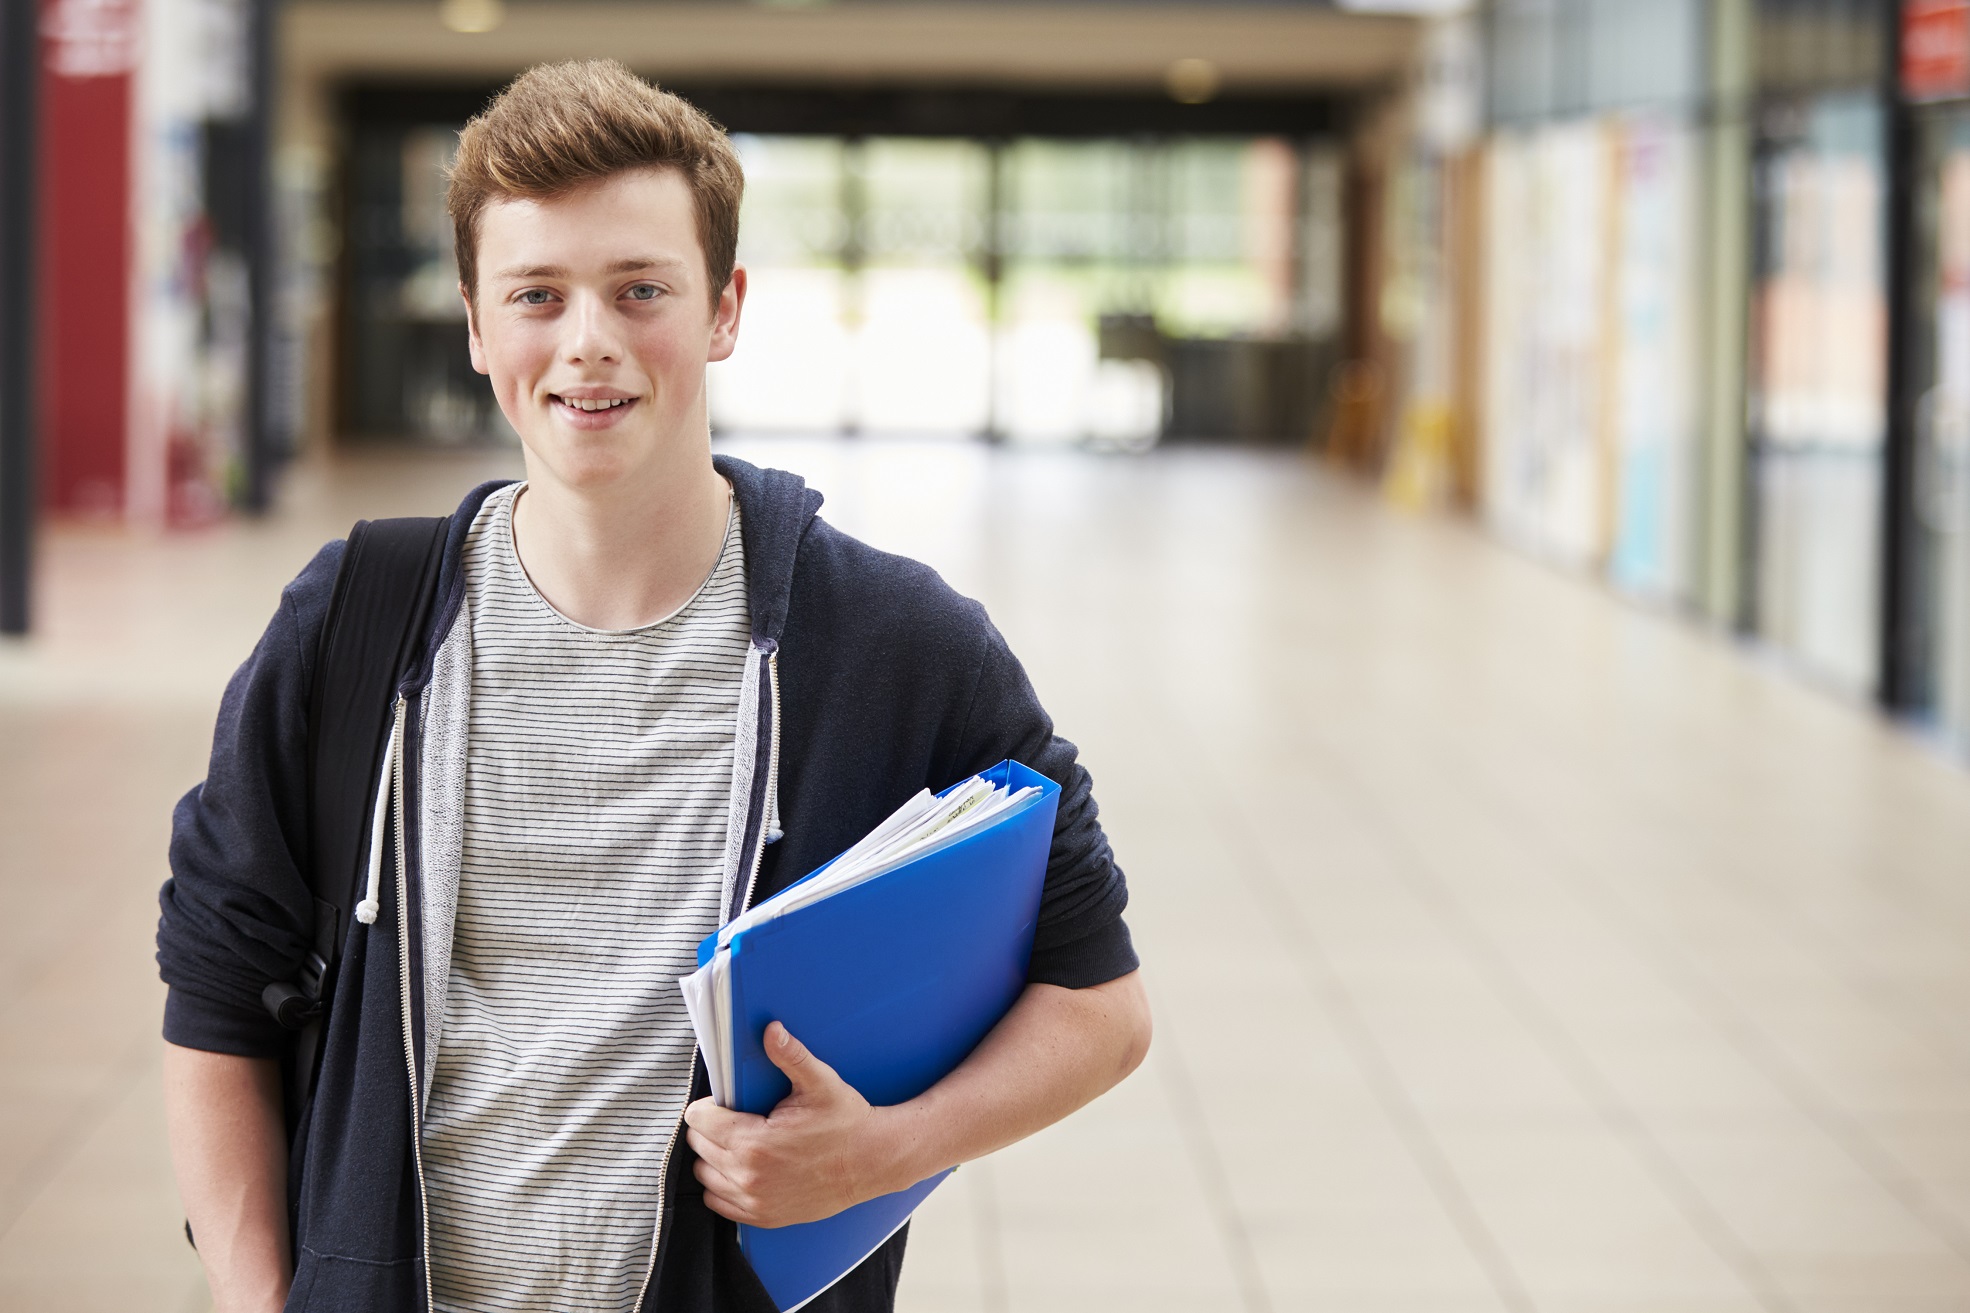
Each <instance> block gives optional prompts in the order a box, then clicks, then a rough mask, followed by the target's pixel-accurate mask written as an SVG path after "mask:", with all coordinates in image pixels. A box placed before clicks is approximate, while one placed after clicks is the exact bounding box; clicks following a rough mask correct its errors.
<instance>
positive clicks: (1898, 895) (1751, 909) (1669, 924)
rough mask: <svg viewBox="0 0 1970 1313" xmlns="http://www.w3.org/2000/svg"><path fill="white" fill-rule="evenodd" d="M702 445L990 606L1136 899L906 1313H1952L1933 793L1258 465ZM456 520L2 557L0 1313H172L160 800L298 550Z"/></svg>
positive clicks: (1477, 554) (308, 503) (441, 501)
mask: <svg viewBox="0 0 1970 1313" xmlns="http://www.w3.org/2000/svg"><path fill="white" fill-rule="evenodd" d="M736 449H738V450H739V451H741V453H742V454H749V455H755V456H760V457H764V458H766V459H770V460H772V461H774V462H776V463H782V464H788V465H791V466H793V467H794V468H797V469H801V470H802V471H803V472H806V473H807V474H809V476H810V477H811V478H812V479H813V480H814V481H815V482H816V483H817V484H818V485H819V486H820V487H821V488H822V489H823V490H824V491H826V492H827V494H828V496H829V503H828V508H827V511H826V512H825V513H826V514H828V515H829V516H830V517H831V518H833V519H834V520H835V521H836V522H837V523H839V524H841V525H842V526H844V527H845V528H848V529H849V530H851V531H853V532H857V533H860V534H862V535H863V536H865V537H868V538H870V539H872V540H873V541H875V542H877V543H878V544H880V545H883V546H886V547H891V548H893V549H896V550H899V551H904V552H909V553H912V554H915V555H919V556H922V557H923V558H925V559H927V560H929V561H931V562H932V563H934V564H936V565H937V566H938V567H939V568H940V569H941V570H943V571H944V573H945V574H946V576H947V577H948V578H950V579H951V580H952V581H953V582H954V583H955V584H956V585H957V586H958V587H960V588H962V589H964V590H965V591H967V592H970V593H973V594H974V595H976V596H978V597H980V598H982V599H983V600H984V601H985V602H986V603H987V605H988V606H990V607H991V609H992V612H993V614H994V616H995V617H996V618H997V619H998V621H999V624H1000V626H1001V627H1002V628H1003V629H1004V630H1005V631H1006V632H1007V634H1008V636H1009V637H1010V639H1011V641H1012V643H1013V646H1014V647H1015V649H1016V650H1018V651H1019V652H1020V653H1021V654H1022V656H1024V658H1025V659H1026V661H1027V663H1028V665H1029V667H1030V669H1031V671H1032V674H1033V677H1034V681H1035V683H1036V685H1037V686H1038V688H1039V690H1040V692H1041V694H1042V696H1043V697H1044V698H1045V699H1046V701H1047V702H1048V704H1049V706H1050V707H1051V708H1052V709H1053V710H1054V712H1055V714H1056V716H1057V717H1058V719H1059V721H1060V725H1061V728H1062V731H1063V732H1064V733H1066V734H1067V735H1068V736H1069V737H1072V738H1074V739H1076V740H1077V741H1079V742H1080V743H1081V744H1082V745H1083V747H1084V748H1085V750H1086V754H1087V760H1088V761H1089V763H1090V765H1091V767H1092V769H1093V770H1094V772H1095V777H1096V781H1097V786H1098V791H1099V795H1100V796H1101V798H1102V799H1103V802H1104V806H1105V809H1106V810H1105V816H1106V819H1107V820H1108V823H1109V825H1110V829H1111V831H1112V833H1113V836H1114V840H1115V844H1116V847H1117V849H1118V850H1119V852H1120V853H1121V856H1122V858H1123V861H1124V863H1125V864H1126V866H1127V868H1128V871H1129V874H1130V879H1131V883H1132V886H1133V888H1134V891H1135V894H1134V897H1135V901H1134V904H1133V909H1132V912H1131V922H1132V924H1133V926H1134V928H1135V931H1136V935H1137V938H1138V941H1139V943H1140V945H1141V948H1142V950H1143V954H1144V957H1145V959H1146V962H1147V964H1148V966H1147V969H1148V977H1149V980H1150V985H1151V990H1152V993H1153V996H1154V999H1155V1003H1156V1010H1157V1021H1158V1027H1159V1029H1158V1037H1157V1043H1156V1047H1155V1050H1154V1052H1153V1053H1152V1055H1151V1057H1150V1059H1149V1062H1148V1064H1147V1065H1146V1067H1145V1068H1144V1070H1143V1071H1142V1072H1141V1073H1140V1074H1139V1075H1138V1076H1137V1077H1136V1078H1135V1079H1133V1080H1132V1081H1130V1082H1129V1083H1127V1084H1126V1085H1124V1086H1123V1087H1122V1088H1120V1089H1119V1090H1117V1091H1116V1092H1115V1093H1113V1094H1111V1095H1110V1096H1108V1097H1107V1098H1106V1099H1104V1100H1103V1101H1101V1102H1100V1103H1099V1104H1097V1105H1096V1106H1095V1107H1093V1108H1092V1109H1090V1110H1088V1111H1086V1112H1084V1113H1082V1114H1081V1115H1080V1116H1078V1117H1076V1118H1074V1119H1072V1120H1070V1121H1069V1122H1067V1123H1065V1124H1063V1125H1062V1126H1059V1127H1057V1128H1055V1129H1053V1130H1051V1131H1049V1132H1046V1133H1045V1134H1043V1135H1041V1136H1039V1137H1036V1138H1035V1139H1034V1140H1032V1141H1029V1142H1027V1143H1025V1144H1022V1145H1019V1146H1017V1147H1015V1148H1013V1149H1011V1150H1008V1151H1007V1152H1005V1153H1002V1154H1000V1155H998V1156H997V1157H996V1158H994V1159H992V1160H990V1161H988V1162H985V1163H981V1164H977V1165H975V1166H973V1167H970V1168H967V1169H966V1170H964V1171H962V1172H960V1173H959V1174H958V1176H957V1177H955V1178H954V1179H953V1181H952V1182H951V1183H950V1184H949V1185H947V1186H945V1187H944V1188H943V1189H942V1190H940V1191H939V1193H938V1194H937V1195H935V1196H933V1198H932V1200H931V1202H930V1203H929V1204H928V1205H926V1207H925V1208H924V1210H923V1212H922V1213H921V1214H920V1216H919V1221H918V1224H917V1226H916V1228H915V1231H914V1234H913V1240H912V1245H911V1257H910V1262H909V1265H908V1268H907V1270H906V1273H905V1276H904V1287H903V1299H902V1307H903V1308H905V1309H907V1310H914V1311H915V1313H933V1311H936V1310H952V1311H958V1310H962V1311H964V1313H973V1311H976V1313H1003V1311H1007V1310H1018V1311H1021V1313H1024V1311H1027V1310H1031V1311H1033V1313H1052V1311H1054V1310H1061V1311H1063V1313H1064V1311H1066V1310H1074V1311H1075V1313H1081V1311H1083V1310H1102V1309H1114V1310H1147V1311H1152V1313H1153V1311H1157V1310H1186V1311H1188V1310H1217V1309H1224V1310H1239V1311H1242V1313H1268V1311H1269V1313H1291V1311H1293V1310H1312V1309H1333V1310H1346V1311H1349V1313H1353V1311H1357V1310H1358V1311H1360V1313H1425V1311H1428V1313H1465V1311H1466V1310H1473V1311H1474V1310H1480V1309H1484V1310H1495V1309H1505V1310H1514V1311H1524V1310H1540V1311H1541V1313H1736V1311H1738V1310H1766V1311H1768V1313H1778V1311H1780V1310H1797V1311H1798V1313H1864V1311H1865V1313H1901V1311H1906V1313H1917V1311H1921V1313H1930V1311H1936V1313H1940V1311H1941V1310H1962V1309H1970V1028H1966V1027H1965V1025H1964V1023H1963V1018H1964V1016H1965V1015H1966V1012H1970V772H1966V771H1965V770H1964V769H1962V768H1960V767H1957V766H1954V765H1951V764H1948V763H1946V762H1943V761H1941V760H1939V759H1937V758H1935V757H1934V756H1932V755H1931V754H1930V753H1929V752H1928V751H1927V750H1925V749H1923V748H1921V747H1919V746H1917V745H1915V744H1914V743H1912V742H1910V741H1909V740H1907V739H1906V738H1904V737H1902V736H1900V735H1898V734H1897V733H1895V732H1894V731H1892V730H1890V729H1888V728H1886V727H1884V726H1883V725H1882V724H1881V723H1880V722H1879V721H1878V720H1877V719H1876V718H1875V717H1873V716H1872V715H1871V714H1869V713H1867V712H1866V711H1865V710H1863V709H1858V708H1854V707H1850V706H1846V705H1843V704H1841V703H1839V702H1836V701H1833V700H1831V699H1829V698H1827V697H1825V696H1824V695H1822V694H1819V693H1817V692H1814V691H1811V690H1809V689H1807V688H1805V687H1803V686H1801V685H1800V684H1798V683H1797V682H1795V681H1794V680H1792V679H1791V678H1789V677H1787V676H1785V675H1782V674H1778V673H1775V672H1773V671H1772V670H1770V669H1769V668H1768V667H1767V666H1766V665H1765V664H1763V663H1761V662H1760V661H1758V660H1756V659H1755V658H1750V657H1748V656H1747V655H1746V654H1745V653H1742V652H1739V651H1735V650H1733V649H1732V648H1731V647H1730V646H1729V645H1727V644H1725V643H1722V642H1720V641H1717V640H1715V639H1713V638H1710V637H1707V636H1705V635H1703V634H1701V633H1699V632H1697V631H1695V630H1693V629H1690V628H1688V627H1685V626H1684V625H1683V624H1681V623H1679V622H1676V621H1673V620H1668V619H1664V618H1661V617H1659V616H1656V615H1653V614H1650V613H1648V612H1647V611H1645V610H1642V609H1639V608H1637V607H1634V606H1630V605H1627V604H1623V603H1621V602H1618V601H1616V600H1614V599H1612V598H1611V597H1609V596H1608V595H1607V594H1605V593H1604V592H1602V591H1600V590H1599V589H1597V588H1594V587H1591V586H1589V585H1586V584H1583V583H1581V582H1579V581H1577V580H1574V579H1571V578H1568V577H1565V576H1562V575H1559V574H1556V573H1553V572H1551V571H1548V570H1546V569H1544V568H1542V567H1539V566H1536V565H1533V564H1530V563H1527V562H1525V561H1523V560H1520V559H1518V558H1516V557H1514V556H1512V555H1510V554H1509V553H1506V552H1504V551H1502V550H1499V549H1498V548H1496V547H1494V546H1492V545H1490V544H1489V543H1487V542H1486V541H1485V540H1483V539H1482V538H1480V537H1478V536H1477V535H1475V534H1474V533H1473V532H1471V531H1470V530H1469V529H1468V528H1465V527H1463V526H1459V525H1455V524H1446V523H1436V522H1420V521H1414V520H1408V519H1403V518H1401V517H1398V516H1396V515H1393V514H1391V513H1390V512H1388V511H1387V510H1385V509H1384V508H1383V507H1382V506H1381V505H1380V504H1379V503H1378V502H1377V501H1375V500H1374V499H1373V498H1372V497H1371V496H1369V495H1367V494H1365V493H1364V492H1362V491H1361V490H1359V489H1357V488H1354V487H1352V486H1350V485H1347V484H1344V483H1341V482H1338V481H1335V480H1334V479H1332V478H1330V477H1328V476H1326V475H1324V474H1322V473H1321V472H1320V471H1319V470H1317V469H1316V468H1314V467H1311V466H1308V465H1306V464H1304V463H1302V462H1300V461H1298V460H1296V459H1292V458H1286V457H1280V458H1272V457H1262V456H1257V455H1246V454H1230V455H1224V454H1206V453H1164V454H1159V455H1155V456H1152V457H1149V458H1146V459H1127V458H1114V459H1104V458H1096V457H1088V456H1078V455H1066V454H1058V455H1055V454H1000V455H994V454H992V453H989V452H987V451H985V450H982V449H979V448H975V447H951V446H939V445H901V444H877V443H868V444H862V445H855V444H823V443H806V444H801V443H780V444H767V443H742V444H736ZM500 468H501V461H500V460H499V458H496V457H478V458H463V457H461V458H446V459H426V460H406V459H403V458H372V459H369V460H366V461H352V462H345V463H344V464H343V465H341V466H340V467H338V468H336V469H334V470H326V469H322V470H311V471H307V472H304V473H303V474H302V475H301V476H300V477H299V478H297V480H296V481H295V485H294V486H293V488H292V489H291V495H290V497H289V499H288V500H289V507H288V509H287V511H286V512H285V513H283V514H282V515H281V516H279V517H277V518H275V519H272V520H269V521H268V522H266V523H263V524H257V525H246V524H239V525H231V526H227V527H224V528H222V529H218V530H214V531H211V532H207V533H204V534H200V535H195V536H191V537H187V538H179V539H172V540H167V541H163V542H159V541H156V540H151V539H146V538H141V537H131V536H125V535H121V534H113V533H104V532H89V531H80V530H67V531H63V532H61V533H58V534H56V535H55V536H54V537H53V540H52V541H51V542H50V544H49V547H48V552H47V557H46V579H45V582H44V592H43V595H44V612H43V615H44V621H45V624H44V632H43V636H42V637H41V638H40V639H38V640H37V641H36V642H35V644H33V645H32V646H29V647H27V648H25V649H14V650H6V649H0V745H4V747H0V897H3V898H4V900H5V908H6V914H5V915H4V916H0V1308H4V1309H8V1310H12V1309H16V1308H18V1309H34V1310H69V1309H74V1310H85V1309H87V1310H94V1309H105V1310H107V1309H117V1310H130V1309H163V1310H173V1311H175V1310H193V1309H199V1308H202V1307H204V1301H203V1294H202V1288H201V1285H200V1281H199V1277H198V1273H197V1267H196V1264H195V1262H194V1261H193V1259H192V1257H191V1255H190V1253H189V1252H188V1251H187V1250H186V1249H185V1248H184V1245H183V1241H182V1239H181V1238H180V1237H179V1236H178V1234H177V1231H176V1222H177V1212H176V1205H175V1201H174V1199H173V1195H172V1190H171V1185H170V1178H169V1171H168V1164H167V1162H166V1160H165V1156H164V1153H163V1150H162V1147H161V1143H160V1139H161V1136H160V1127H159V1121H160V1118H159V1114H158V1108H157V1096H156V1085H157V1063H156V1045H155V1042H154V1039H153V1036H154V1033H155V1022H156V1013H157V1008H158V1005H159V991H158V988H157V986H156V985H155V984H154V983H153V980H152V968H151V965H150V962H149V957H148V953H149V948H148V938H149V933H150V923H151V919H152V915H153V912H152V902H151V898H152V894H153V891H154V888H155V886H156V883H157V881H158V879H159V876H160V862H161V855H162V845H163V839H164V835H165V833H166V829H167V824H168V819H167V814H168V809H169V806H170V803H171V801H172V799H173V798H174V796H175V795H176V794H177V793H178V792H180V791H181V790H182V789H183V788H185V787H186V786H187V785H189V784H190V783H191V782H192V781H193V780H195V779H196V778H197V776H198V774H199V773H200V759H201V756H202V752H203V743H202V740H203V737H204V736H205V734H206V733H207V732H208V730H209V718H210V715H211V710H212V706H213V703H214V701H215V699H216V696H217V692H218V689H219V687H220V685H221V683H222V682H223V680H224V678H225V675H226V673H227V671H228V670H229V669H230V667H231V665H232V664H233V663H234V662H235V661H237V660H238V659H239V657H240V656H241V655H242V654H243V653H244V652H245V650H246V649H247V648H248V647H249V646H250V645H251V643H252V641H253V637H254V635H255V633H256V632H257V629H258V627H259V624H260V623H261V621H262V619H263V618H264V615H265V613H266V611H267V610H268V608H269V607H270V606H271V604H272V599H273V597H274V594H275V592H276V591H277V589H278V587H279V584H280V583H281V581H283V580H284V579H285V578H286V577H287V576H289V575H290V574H292V573H293V571H294V570H295V569H297V568H298V567H299V565H300V564H301V562H302V561H303V560H304V559H305V558H306V556H307V554H308V553H309V551H311V550H312V548H313V547H314V546H315V545H316V544H317V543H319V541H320V540H321V539H322V538H324V537H326V536H330V535H331V534H332V533H334V532H337V531H339V529H340V528H341V527H342V526H345V525H346V524H347V523H348V521H349V520H350V519H352V518H354V516H355V515H356V514H359V513H362V514H389V513H398V512H405V511H415V510H420V509H431V510H436V509H442V508H443V507H445V506H447V505H448V504H449V502H450V500H451V498H452V497H453V496H454V495H455V493H456V492H457V491H458V490H460V489H462V488H463V487H464V486H465V485H466V484H468V483H469V482H471V481H472V480H473V479H475V478H477V477H480V476H481V475H482V474H483V473H485V472H487V471H488V470H490V471H492V472H499V470H500Z"/></svg>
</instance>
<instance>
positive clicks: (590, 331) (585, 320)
mask: <svg viewBox="0 0 1970 1313" xmlns="http://www.w3.org/2000/svg"><path fill="white" fill-rule="evenodd" d="M570 300H571V304H570V305H569V307H568V309H569V310H570V312H571V313H570V314H569V315H568V317H567V318H566V319H565V320H564V321H563V322H564V323H566V324H567V326H568V335H567V337H566V339H565V340H564V341H563V343H562V350H563V353H564V356H565V358H566V360H567V362H568V363H569V364H571V365H615V364H620V363H622V359H623V349H622V339H621V338H620V337H619V336H618V335H617V333H616V324H615V316H614V315H612V314H611V313H610V307H609V306H608V305H607V304H606V303H604V301H603V300H602V298H601V297H598V296H596V295H594V294H593V293H589V292H577V293H576V294H575V295H574V296H573V297H572V298H570Z"/></svg>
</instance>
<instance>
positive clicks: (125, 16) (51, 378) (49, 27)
mask: <svg viewBox="0 0 1970 1313" xmlns="http://www.w3.org/2000/svg"><path fill="white" fill-rule="evenodd" d="M41 14H42V35H43V39H42V56H43V59H42V71H41V159H40V173H41V188H40V198H41V286H40V300H41V308H40V317H41V348H42V349H41V386H42V391H41V415H42V429H41V435H42V440H41V454H40V460H41V470H42V480H43V482H42V495H43V499H44V501H45V503H46V504H47V506H48V507H49V508H50V509H52V510H57V511H79V512H83V513H87V514H98V515H104V514H107V515H115V514H119V513H121V511H122V509H123V500H124V480H125V473H126V471H125V469H124V465H125V455H124V453H125V446H126V444H125V432H126V424H127V414H128V397H129V374H130V369H129V364H130V300H131V296H130V278H131V259H132V250H131V245H132V243H131V234H132V231H133V225H132V223H131V216H130V204H131V197H130V98H131V95H132V90H133V88H132V81H133V76H132V75H133V67H132V65H133V63H134V54H135V38H136V12H135V4H134V0H109V3H104V0H42V5H41Z"/></svg>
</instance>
